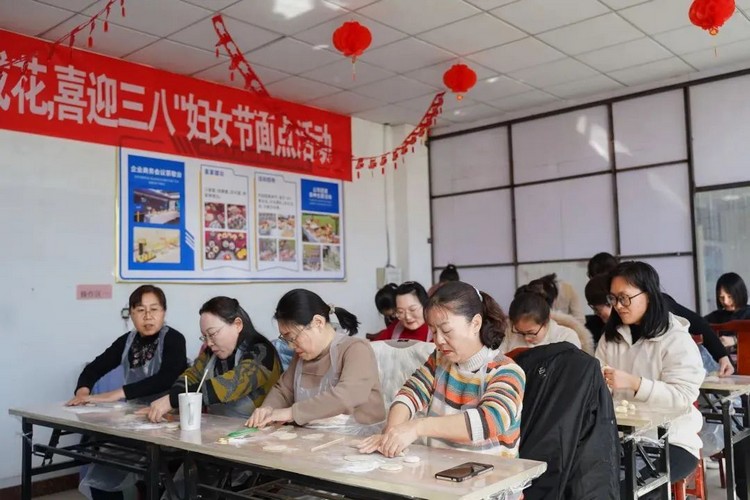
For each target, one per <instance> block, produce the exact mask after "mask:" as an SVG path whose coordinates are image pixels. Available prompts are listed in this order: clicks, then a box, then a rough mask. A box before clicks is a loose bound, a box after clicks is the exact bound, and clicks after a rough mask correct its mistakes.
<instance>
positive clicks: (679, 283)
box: [623, 255, 695, 310]
mask: <svg viewBox="0 0 750 500" xmlns="http://www.w3.org/2000/svg"><path fill="white" fill-rule="evenodd" d="M623 260H626V259H623ZM639 260H642V261H643V262H648V263H649V264H651V265H652V266H654V269H656V272H658V273H659V281H660V282H661V289H662V290H663V291H664V292H666V293H668V294H669V295H671V296H672V297H673V298H674V299H675V300H676V301H677V302H679V303H680V304H682V305H683V306H685V307H687V308H688V309H692V310H695V280H694V279H693V258H692V257H691V256H690V255H687V256H684V257H652V258H648V259H639Z"/></svg>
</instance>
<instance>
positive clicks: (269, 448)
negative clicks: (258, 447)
mask: <svg viewBox="0 0 750 500" xmlns="http://www.w3.org/2000/svg"><path fill="white" fill-rule="evenodd" d="M284 450H286V445H285V444H269V445H268V446H264V447H263V451H284Z"/></svg>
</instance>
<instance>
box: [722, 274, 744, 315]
mask: <svg viewBox="0 0 750 500" xmlns="http://www.w3.org/2000/svg"><path fill="white" fill-rule="evenodd" d="M722 288H723V289H724V290H725V291H726V292H727V293H728V294H729V295H730V296H731V297H732V301H733V302H734V307H735V308H737V309H742V308H743V307H745V306H746V305H747V287H746V286H745V282H744V281H742V278H741V277H740V275H739V274H737V273H725V274H722V275H721V276H719V279H718V280H717V281H716V308H717V309H724V306H722V305H721V301H720V300H719V292H720V291H721V289H722Z"/></svg>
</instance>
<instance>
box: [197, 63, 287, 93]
mask: <svg viewBox="0 0 750 500" xmlns="http://www.w3.org/2000/svg"><path fill="white" fill-rule="evenodd" d="M253 71H254V72H255V74H256V75H257V77H258V78H260V81H261V82H263V85H264V86H266V85H268V84H270V83H273V82H278V81H279V80H283V79H285V78H288V77H290V76H291V75H289V74H288V73H284V72H283V71H276V70H275V69H271V68H266V67H265V66H261V65H260V64H253ZM191 76H194V77H196V78H200V79H202V80H208V81H210V82H216V83H221V84H222V85H228V86H230V87H238V88H243V87H244V85H245V80H244V78H242V77H241V76H239V75H238V74H236V73H235V75H234V80H232V79H231V77H230V72H229V61H224V62H222V63H219V64H217V65H215V66H213V67H211V68H208V69H205V70H203V71H199V72H198V73H194V74H192V75H191Z"/></svg>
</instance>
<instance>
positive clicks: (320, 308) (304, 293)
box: [273, 288, 359, 336]
mask: <svg viewBox="0 0 750 500" xmlns="http://www.w3.org/2000/svg"><path fill="white" fill-rule="evenodd" d="M331 313H333V314H335V315H336V318H337V319H338V320H339V325H341V328H343V329H344V330H346V331H347V332H349V335H350V336H351V335H356V334H357V331H358V325H359V321H358V320H357V317H356V316H355V315H354V314H352V313H350V312H349V311H347V310H346V309H344V308H343V307H335V306H332V305H329V304H326V302H325V301H324V300H323V299H322V298H320V295H318V294H317V293H315V292H311V291H310V290H305V289H304V288H296V289H294V290H290V291H288V292H287V293H285V294H284V296H283V297H281V299H279V303H278V305H277V306H276V312H275V313H274V315H273V319H275V320H276V321H279V322H287V323H294V324H296V325H300V326H305V325H307V324H309V323H310V322H311V321H312V319H313V316H315V315H316V314H317V315H319V316H322V317H323V318H324V319H325V320H326V322H327V323H330V322H331Z"/></svg>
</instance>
